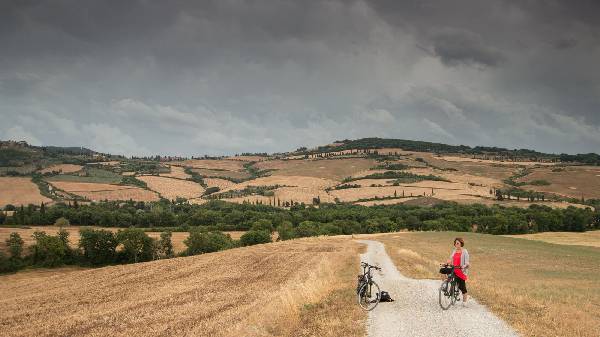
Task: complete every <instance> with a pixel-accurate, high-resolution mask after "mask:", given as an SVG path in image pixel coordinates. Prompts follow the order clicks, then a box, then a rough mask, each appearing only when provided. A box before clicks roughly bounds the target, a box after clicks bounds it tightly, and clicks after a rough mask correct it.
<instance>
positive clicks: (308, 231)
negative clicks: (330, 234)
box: [294, 221, 319, 238]
mask: <svg viewBox="0 0 600 337" xmlns="http://www.w3.org/2000/svg"><path fill="white" fill-rule="evenodd" d="M317 235H319V227H318V225H317V224H316V223H315V222H312V221H302V222H301V223H300V224H299V225H298V227H296V228H295V229H294V236H295V237H298V238H303V237H308V236H317Z"/></svg>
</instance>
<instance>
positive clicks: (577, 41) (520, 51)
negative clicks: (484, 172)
mask: <svg viewBox="0 0 600 337" xmlns="http://www.w3.org/2000/svg"><path fill="white" fill-rule="evenodd" d="M2 9H3V10H2V11H0V44H1V45H2V46H3V47H4V48H3V50H4V52H3V55H2V57H0V119H2V121H3V123H2V124H1V125H0V139H11V138H12V139H19V140H25V141H27V142H28V143H30V144H32V145H42V144H54V146H73V144H76V145H79V146H82V147H86V148H93V149H94V150H95V151H99V152H104V153H119V154H123V155H125V156H132V155H133V156H149V155H152V154H160V155H162V154H166V155H168V154H171V155H176V156H186V157H189V156H192V155H197V154H199V153H204V154H211V155H226V154H235V153H243V152H266V153H278V152H284V151H289V150H290V149H295V148H298V147H301V146H306V147H315V146H318V145H324V144H327V143H329V142H331V141H332V140H335V139H360V138H365V137H373V136H376V137H381V138H397V139H414V140H420V141H429V142H437V143H444V144H452V145H455V144H456V145H458V144H464V145H468V146H490V147H492V146H497V147H503V148H509V149H523V148H525V149H532V150H536V151H539V152H545V153H556V154H558V153H568V154H576V153H593V152H594V151H597V150H596V149H598V148H600V114H598V109H599V107H600V69H598V67H596V66H595V63H596V60H597V59H600V47H598V46H600V28H599V27H598V21H597V20H596V18H595V17H594V16H593V14H592V13H599V12H600V3H598V2H595V1H591V0H590V1H579V2H577V3H569V2H566V1H557V2H554V3H553V4H547V3H542V2H527V3H522V2H515V1H512V0H502V1H491V0H487V1H476V0H461V1H456V2H452V3H448V2H444V1H431V2H422V1H415V0H406V1H386V0H380V1H364V0H362V1H361V0H348V1H347V0H334V1H311V2H308V3H304V2H302V3H298V2H294V1H291V0H285V1H278V2H270V1H258V2H247V1H214V2H213V1H209V2H203V3H196V2H191V1H181V2H178V3H176V4H172V3H148V2H144V1H132V2H127V3H110V4H109V3H105V2H101V1H97V0H85V1H78V2H77V3H75V2H71V1H66V2H61V3H56V2H52V1H37V2H26V3H23V2H9V3H7V4H5V5H2Z"/></svg>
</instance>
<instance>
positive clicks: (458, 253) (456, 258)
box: [452, 250, 467, 281]
mask: <svg viewBox="0 0 600 337" xmlns="http://www.w3.org/2000/svg"><path fill="white" fill-rule="evenodd" d="M461 256H462V251H458V250H457V251H456V252H455V253H454V256H452V265H454V266H460V257H461ZM454 274H456V276H457V277H459V278H461V279H463V280H465V281H466V280H467V275H465V273H463V271H462V269H458V268H456V269H454Z"/></svg>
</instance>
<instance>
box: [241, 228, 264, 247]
mask: <svg viewBox="0 0 600 337" xmlns="http://www.w3.org/2000/svg"><path fill="white" fill-rule="evenodd" d="M269 242H271V233H270V232H268V231H266V230H250V231H248V232H246V233H244V235H242V237H241V238H240V243H241V244H242V246H252V245H258V244H261V243H269Z"/></svg>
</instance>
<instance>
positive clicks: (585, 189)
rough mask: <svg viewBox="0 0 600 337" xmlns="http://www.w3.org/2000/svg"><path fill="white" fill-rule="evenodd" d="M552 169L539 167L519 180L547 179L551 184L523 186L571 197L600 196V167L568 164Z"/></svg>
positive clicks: (589, 197)
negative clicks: (555, 169) (560, 168)
mask: <svg viewBox="0 0 600 337" xmlns="http://www.w3.org/2000/svg"><path fill="white" fill-rule="evenodd" d="M552 170H553V169H552V168H538V169H535V170H534V171H533V172H532V173H531V174H529V175H527V176H525V177H523V178H520V179H518V180H517V181H520V182H523V181H524V182H531V181H534V180H545V181H547V182H549V183H550V185H546V186H533V185H526V186H524V187H523V188H526V189H532V190H534V191H540V192H549V193H555V194H559V195H563V196H567V197H571V198H581V197H582V196H583V197H584V198H585V199H591V198H600V167H590V166H567V167H564V168H562V170H561V171H557V172H553V171H552Z"/></svg>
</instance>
